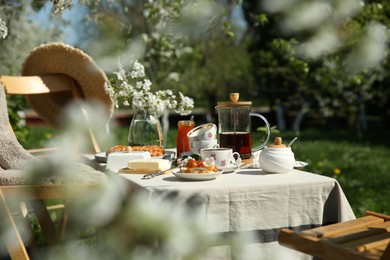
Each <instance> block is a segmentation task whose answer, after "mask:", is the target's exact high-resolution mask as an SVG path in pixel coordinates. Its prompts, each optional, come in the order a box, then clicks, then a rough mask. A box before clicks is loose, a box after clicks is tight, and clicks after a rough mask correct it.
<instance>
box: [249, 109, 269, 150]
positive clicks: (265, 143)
mask: <svg viewBox="0 0 390 260" xmlns="http://www.w3.org/2000/svg"><path fill="white" fill-rule="evenodd" d="M250 116H254V117H259V118H261V119H263V121H264V122H265V126H266V128H267V138H265V141H264V143H262V144H261V145H259V146H257V147H255V148H252V153H253V152H257V151H260V150H261V149H263V148H264V147H265V146H266V145H267V143H268V140H269V137H270V135H271V130H270V127H269V123H268V121H267V119H265V117H264V116H262V115H260V114H258V113H250Z"/></svg>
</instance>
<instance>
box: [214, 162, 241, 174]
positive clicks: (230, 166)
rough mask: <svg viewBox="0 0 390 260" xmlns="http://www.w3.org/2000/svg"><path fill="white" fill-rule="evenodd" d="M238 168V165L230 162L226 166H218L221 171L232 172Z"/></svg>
mask: <svg viewBox="0 0 390 260" xmlns="http://www.w3.org/2000/svg"><path fill="white" fill-rule="evenodd" d="M238 168H239V167H238V165H235V164H231V165H228V166H225V167H218V169H220V170H223V173H230V172H234V171H235V170H237V169H238Z"/></svg>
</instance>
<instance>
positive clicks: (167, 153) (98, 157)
mask: <svg viewBox="0 0 390 260" xmlns="http://www.w3.org/2000/svg"><path fill="white" fill-rule="evenodd" d="M117 153H121V152H117ZM175 155H176V153H175V152H172V151H165V154H164V156H156V157H152V158H156V159H161V158H163V157H165V158H166V159H173V158H174V157H175ZM95 160H96V161H98V162H101V163H106V162H107V156H106V152H100V153H97V154H95Z"/></svg>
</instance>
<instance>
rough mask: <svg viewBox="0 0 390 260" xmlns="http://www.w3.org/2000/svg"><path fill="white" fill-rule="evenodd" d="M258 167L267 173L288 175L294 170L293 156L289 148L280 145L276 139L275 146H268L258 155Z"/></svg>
mask: <svg viewBox="0 0 390 260" xmlns="http://www.w3.org/2000/svg"><path fill="white" fill-rule="evenodd" d="M259 160H260V167H261V169H262V170H263V171H265V172H267V173H288V172H289V171H291V170H292V169H293V168H294V164H295V156H294V153H293V152H292V150H291V147H287V146H286V145H285V144H282V138H281V137H276V138H275V144H269V145H268V146H267V147H265V148H264V149H263V150H262V151H261V153H260V159H259Z"/></svg>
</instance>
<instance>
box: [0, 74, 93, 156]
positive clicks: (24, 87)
mask: <svg viewBox="0 0 390 260" xmlns="http://www.w3.org/2000/svg"><path fill="white" fill-rule="evenodd" d="M0 85H2V86H3V87H4V88H5V90H6V93H7V95H23V96H29V95H39V94H50V93H54V94H56V93H66V92H68V93H71V94H72V96H73V97H74V98H75V100H78V99H79V100H81V99H82V98H81V96H82V94H81V93H79V92H78V88H77V87H76V86H75V85H76V83H75V82H74V80H73V79H72V78H71V77H69V76H66V75H64V74H51V75H44V76H0ZM81 109H82V108H81ZM82 113H83V115H84V117H85V120H86V121H87V122H88V115H87V113H86V111H85V110H83V109H82ZM58 116H60V115H58ZM11 129H12V127H11ZM87 136H88V137H89V141H90V144H91V152H92V153H99V152H100V151H101V149H100V147H99V144H98V142H97V140H96V137H95V135H94V133H93V131H92V130H91V129H89V130H88V133H87ZM52 150H53V148H48V149H31V150H30V152H31V153H34V154H38V153H42V152H51V151H52Z"/></svg>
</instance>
